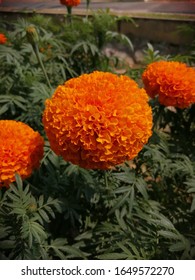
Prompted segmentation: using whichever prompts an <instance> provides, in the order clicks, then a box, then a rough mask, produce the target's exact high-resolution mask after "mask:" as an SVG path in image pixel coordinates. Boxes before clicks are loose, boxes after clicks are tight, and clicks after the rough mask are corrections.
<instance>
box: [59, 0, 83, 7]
mask: <svg viewBox="0 0 195 280" xmlns="http://www.w3.org/2000/svg"><path fill="white" fill-rule="evenodd" d="M80 2H81V0H60V3H61V4H62V5H65V6H67V7H73V6H78V5H79V4H80Z"/></svg>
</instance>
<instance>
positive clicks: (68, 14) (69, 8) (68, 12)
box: [66, 6, 72, 24]
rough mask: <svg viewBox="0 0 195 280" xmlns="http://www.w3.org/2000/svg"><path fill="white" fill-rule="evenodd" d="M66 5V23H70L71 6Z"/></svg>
mask: <svg viewBox="0 0 195 280" xmlns="http://www.w3.org/2000/svg"><path fill="white" fill-rule="evenodd" d="M66 7H67V20H68V23H69V24H71V23H72V7H70V6H66Z"/></svg>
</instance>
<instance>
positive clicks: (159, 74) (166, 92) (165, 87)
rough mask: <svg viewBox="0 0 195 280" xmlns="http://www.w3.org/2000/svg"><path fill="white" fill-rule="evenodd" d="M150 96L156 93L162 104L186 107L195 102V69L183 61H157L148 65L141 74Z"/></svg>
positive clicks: (152, 96)
mask: <svg viewBox="0 0 195 280" xmlns="http://www.w3.org/2000/svg"><path fill="white" fill-rule="evenodd" d="M142 79H143V83H144V85H145V90H146V92H147V93H148V95H149V96H150V97H151V98H154V97H155V96H156V95H158V98H159V102H160V103H161V104H162V105H164V106H174V107H178V108H186V107H188V106H190V105H191V104H192V103H195V69H193V68H192V67H188V66H187V65H186V64H185V63H181V62H175V61H169V62H168V61H158V62H153V63H151V64H149V65H148V67H147V68H146V70H145V71H144V73H143V75H142Z"/></svg>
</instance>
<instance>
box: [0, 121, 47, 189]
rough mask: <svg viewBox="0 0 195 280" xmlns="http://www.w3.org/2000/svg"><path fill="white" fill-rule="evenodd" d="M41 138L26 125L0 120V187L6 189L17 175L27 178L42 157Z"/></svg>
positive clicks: (42, 142)
mask: <svg viewBox="0 0 195 280" xmlns="http://www.w3.org/2000/svg"><path fill="white" fill-rule="evenodd" d="M43 144H44V141H43V138H42V137H41V136H40V134H39V133H38V132H35V131H34V130H33V129H32V128H30V127H29V126H28V125H26V124H24V123H22V122H17V121H13V120H0V187H1V186H6V187H8V186H9V184H10V183H12V182H14V181H15V174H16V173H18V174H19V175H20V176H21V178H22V179H25V178H27V177H29V176H30V175H31V173H32V171H33V169H36V168H38V167H39V163H40V160H41V158H42V157H43Z"/></svg>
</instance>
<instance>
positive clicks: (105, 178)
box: [104, 170, 109, 189]
mask: <svg viewBox="0 0 195 280" xmlns="http://www.w3.org/2000/svg"><path fill="white" fill-rule="evenodd" d="M104 182H105V186H106V189H109V185H108V173H107V171H106V170H105V171H104Z"/></svg>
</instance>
